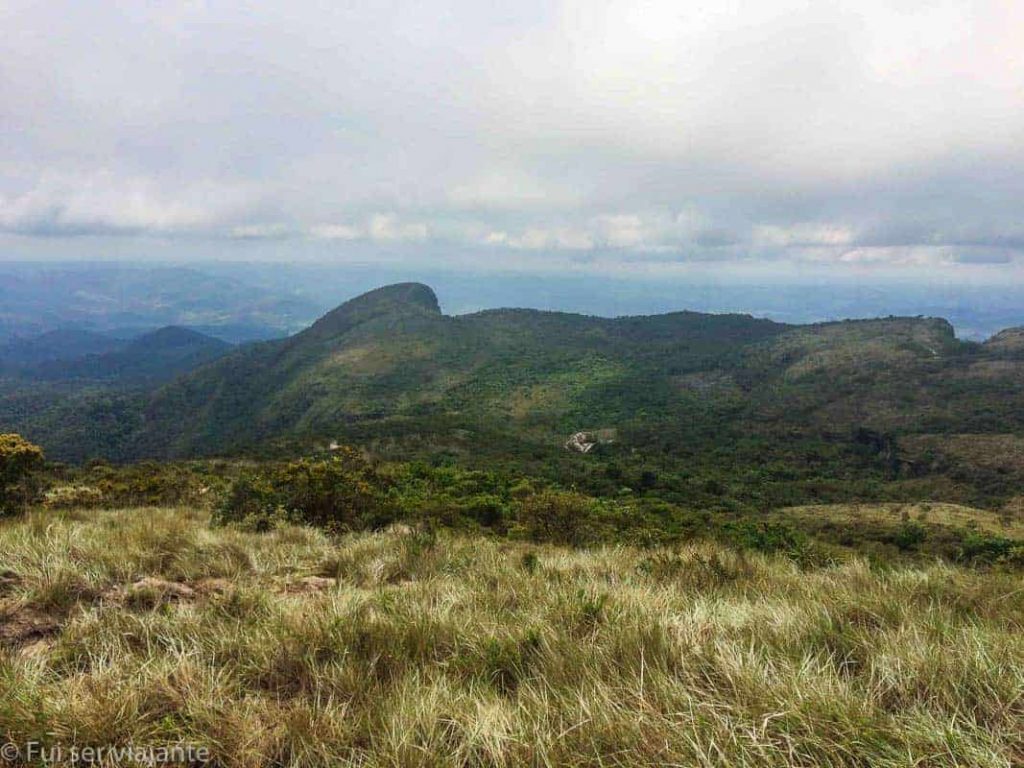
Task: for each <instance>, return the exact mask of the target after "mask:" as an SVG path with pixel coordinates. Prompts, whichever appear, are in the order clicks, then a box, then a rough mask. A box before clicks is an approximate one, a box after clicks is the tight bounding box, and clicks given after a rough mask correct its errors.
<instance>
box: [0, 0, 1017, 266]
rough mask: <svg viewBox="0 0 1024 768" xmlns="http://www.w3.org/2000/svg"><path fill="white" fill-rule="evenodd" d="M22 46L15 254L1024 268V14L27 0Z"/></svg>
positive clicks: (12, 30) (868, 4) (2, 115)
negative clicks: (24, 245) (116, 249)
mask: <svg viewBox="0 0 1024 768" xmlns="http://www.w3.org/2000/svg"><path fill="white" fill-rule="evenodd" d="M0 28H2V29H4V31H5V34H4V35H3V37H2V39H0V126H2V127H0V132H2V135H0V139H2V141H0V230H3V231H6V232H14V233H19V234H21V235H24V236H29V237H32V236H44V235H45V236H47V237H49V238H50V240H49V241H47V242H48V243H49V246H48V247H52V248H53V249H55V250H57V249H59V248H60V247H61V246H60V242H59V236H62V235H82V234H89V233H106V234H114V235H117V234H131V235H143V236H145V235H150V234H152V235H158V236H160V237H161V238H165V239H166V238H174V237H178V236H187V237H188V238H191V239H192V240H193V241H194V239H195V238H197V237H201V238H209V239H211V240H214V239H216V238H233V239H237V240H239V241H240V242H239V243H238V246H237V247H239V248H243V247H256V244H255V243H247V242H244V241H256V240H265V239H268V238H295V240H296V241H300V240H309V241H329V242H331V243H332V248H335V249H336V250H338V251H342V250H344V248H358V247H362V246H364V245H365V246H367V247H369V246H373V245H380V246H387V248H388V249H390V250H391V251H394V252H397V251H399V250H401V249H405V250H404V251H402V252H403V253H408V254H409V255H410V258H412V257H413V256H417V255H422V257H423V258H428V257H429V258H433V259H441V258H446V256H444V255H443V254H444V249H443V248H442V247H440V246H442V245H445V244H451V243H455V244H461V245H466V246H471V247H484V246H486V247H487V249H488V252H489V253H493V251H494V250H496V249H505V250H508V251H509V252H510V254H512V255H510V256H509V258H510V259H516V258H520V259H522V260H523V262H522V263H524V264H525V263H527V257H528V255H529V254H531V253H536V252H543V251H547V250H550V251H563V252H566V253H568V254H570V255H571V254H580V253H591V254H598V253H600V254H602V256H601V258H602V259H619V261H620V262H621V263H622V264H625V265H627V268H629V267H630V266H631V265H635V264H637V263H639V261H640V260H641V259H642V258H643V257H644V254H647V255H648V257H649V260H650V261H651V262H659V261H665V260H670V259H673V258H677V259H685V260H716V259H717V260H722V261H735V260H743V259H750V258H759V259H779V258H793V259H803V260H816V261H823V262H829V263H836V264H855V263H857V264H860V263H864V264H872V263H884V262H890V261H891V262H893V263H901V264H910V265H913V264H920V265H924V264H934V263H939V262H941V263H946V262H955V263H962V262H970V263H978V262H984V261H987V260H992V261H999V260H1004V259H1007V258H1010V259H1015V258H1017V254H1018V253H1019V251H1020V250H1021V248H1022V247H1024V235H1022V234H1021V229H1020V224H1019V220H1020V217H1019V200H1020V199H1022V198H1024V144H1022V142H1021V141H1020V137H1021V135H1022V132H1024V99H1021V98H1020V94H1021V93H1022V92H1024V53H1022V51H1024V46H1022V45H1021V40H1020V34H1019V30H1020V29H1022V28H1024V5H1022V4H1020V3H1011V2H1002V1H1001V0H978V1H977V2H971V3H966V2H935V3H903V4H899V3H892V2H888V1H887V0H859V1H857V2H854V0H823V1H822V2H817V3H806V2H804V1H803V0H723V1H722V2H717V3H706V2H696V0H692V1H691V0H683V1H681V2H680V0H556V2H541V1H540V0H523V2H519V3H508V4H498V5H497V6H495V5H494V4H480V3H476V2H470V0H431V1H430V2H426V3H423V2H416V3H414V2H411V0H397V2H395V3H393V4H392V5H391V6H389V11H388V12H387V13H381V12H380V10H379V8H377V7H374V6H373V5H372V4H360V3H355V4H353V3H338V4H326V5H325V4H323V3H320V2H313V0H291V2H288V3H285V2H283V1H282V0H268V2H264V3H259V4H256V5H249V6H246V7H245V8H244V9H243V8H241V7H239V6H236V5H232V4H216V3H204V2H192V3H189V4H177V5H173V6H172V5H166V4H162V5H161V4H156V5H153V4H128V5H124V4H120V3H114V2H111V1H109V0H100V1H99V2H97V3H90V4H88V5H85V4H82V3H77V2H71V0H55V2H54V3H49V4H46V6H45V7H43V6H41V5H39V4H38V3H29V2H24V1H22V0H15V1H14V2H9V3H5V4H3V5H2V6H0ZM83 62H87V63H88V66H85V65H84V64H83ZM188 247H190V246H187V247H186V246H183V248H182V251H183V252H184V251H186V250H188ZM382 250H384V248H382ZM513 252H515V253H513ZM605 252H613V253H612V255H608V254H607V253H605ZM439 254H440V255H439ZM581 261H583V260H582V259H581ZM596 262H597V259H596V258H593V259H590V260H588V261H587V264H588V265H593V264H595V263H596ZM531 263H532V262H531ZM588 268H589V267H588Z"/></svg>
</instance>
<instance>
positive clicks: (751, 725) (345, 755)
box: [0, 509, 1024, 766]
mask: <svg viewBox="0 0 1024 768" xmlns="http://www.w3.org/2000/svg"><path fill="white" fill-rule="evenodd" d="M1022 630H1024V579H1022V578H1021V576H1020V575H1013V574H1004V573H997V572H993V573H980V572H975V571H968V570H960V569H957V568H954V567H951V566H947V565H941V564H935V565H931V566H927V567H917V568H902V569H893V570H885V571H879V570H873V569H871V568H870V567H869V566H868V565H867V564H866V563H865V562H864V561H861V560H852V561H850V562H847V563H845V564H843V565H840V566H835V567H832V568H827V569H818V570H807V571H801V570H800V569H799V568H798V567H797V566H796V565H794V564H793V563H792V562H790V561H788V560H785V559H782V558H779V559H775V558H771V557H766V556H759V555H758V556H755V555H742V554H737V553H735V552H732V551H729V550H726V549H723V548H720V547H717V546H714V545H710V544H708V545H696V546H694V547H692V548H684V549H681V550H678V551H668V550H652V551H647V550H635V549H628V548H610V549H600V550H591V551H572V550H568V549H560V548H556V547H548V546H540V547H538V546H531V545H527V544H519V543H510V542H508V541H499V540H495V539H485V538H460V537H449V536H445V535H442V536H441V537H439V538H437V539H434V538H432V537H428V536H426V535H422V534H418V533H413V532H410V531H409V530H407V529H393V530H391V531H389V532H387V533H380V534H359V535H352V536H349V537H345V538H342V539H339V540H331V539H329V538H327V537H325V536H324V535H322V534H320V533H318V532H316V531H313V530H309V529H302V528H293V527H284V528H281V529H279V530H276V531H274V532H272V533H268V534H254V533H245V532H242V531H238V530H232V529H211V528H210V527H209V526H208V521H207V517H206V514H205V513H204V512H200V511H196V510H190V509H133V510H110V511H89V512H76V511H71V512H60V513H58V512H46V513H43V512H33V513H30V514H28V515H27V516H25V517H23V518H21V519H18V520H8V521H6V522H0V735H2V736H4V737H5V739H6V740H9V741H14V742H25V741H28V740H41V741H43V742H48V743H62V744H64V745H69V744H79V745H85V744H88V745H100V746H102V745H110V744H135V745H140V744H142V745H148V746H157V745H171V744H180V743H190V744H193V745H200V746H207V747H209V748H210V750H211V752H212V755H213V758H214V760H215V762H216V763H217V764H223V765H232V766H234V765H237V766H264V765H324V766H335V765H345V764H358V765H372V766H412V765H453V766H454V765H458V766H472V765H480V766H484V765H542V766H543V765H552V766H553V765H621V766H637V765H682V766H700V765H723V766H724V765H728V766H768V765H772V766H775V765H802V766H847V765H859V766H868V765H870V766H907V765H922V766H924V765H927V766H944V765H950V766H952V765H976V766H1009V765H1020V764H1024V744H1022V739H1021V735H1022V734H1024V631H1022Z"/></svg>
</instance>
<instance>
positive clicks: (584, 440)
mask: <svg viewBox="0 0 1024 768" xmlns="http://www.w3.org/2000/svg"><path fill="white" fill-rule="evenodd" d="M614 440H615V430H614V429H598V430H596V431H594V432H576V433H574V434H573V435H571V436H570V437H569V439H568V440H566V441H565V448H566V450H569V451H576V452H577V453H590V452H591V451H592V450H593V449H594V447H595V446H598V445H602V444H604V443H611V442H614Z"/></svg>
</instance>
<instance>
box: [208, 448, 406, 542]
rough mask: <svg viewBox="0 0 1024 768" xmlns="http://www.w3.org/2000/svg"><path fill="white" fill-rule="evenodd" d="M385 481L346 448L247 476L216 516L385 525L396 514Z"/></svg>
mask: <svg viewBox="0 0 1024 768" xmlns="http://www.w3.org/2000/svg"><path fill="white" fill-rule="evenodd" d="M383 485H384V483H383V480H382V479H381V478H380V477H379V476H378V475H377V474H376V473H375V472H374V471H373V469H372V468H371V467H370V465H369V464H368V463H367V462H366V461H365V460H364V459H363V458H362V457H361V456H360V455H359V454H358V453H357V452H356V451H354V450H352V449H349V448H343V449H340V450H338V451H334V452H332V453H331V455H330V456H327V457H325V458H307V459H300V460H298V461H293V462H289V463H288V464H284V465H279V466H277V467H272V468H269V469H265V470H263V471H257V472H254V473H250V474H246V475H243V476H242V477H240V478H239V479H238V480H236V481H235V482H234V483H233V484H232V485H231V486H230V488H229V489H228V491H227V493H226V494H225V495H224V497H223V498H222V500H221V503H220V504H219V505H218V507H217V509H216V510H215V513H214V520H215V521H216V522H219V523H245V524H247V525H249V526H250V527H253V528H256V529H267V528H270V527H273V525H274V523H275V521H277V520H282V519H287V520H290V521H293V522H299V523H304V524H307V525H315V526H318V527H321V528H325V529H328V530H331V531H346V530H358V529H363V528H380V527H383V526H385V525H387V524H388V523H390V522H393V521H394V519H395V514H394V508H393V507H392V505H391V504H390V503H389V502H388V500H387V498H386V495H385V493H384V488H383Z"/></svg>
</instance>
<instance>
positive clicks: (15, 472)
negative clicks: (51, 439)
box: [0, 434, 43, 515]
mask: <svg viewBox="0 0 1024 768" xmlns="http://www.w3.org/2000/svg"><path fill="white" fill-rule="evenodd" d="M42 465H43V450H42V448H40V447H39V446H38V445H33V444H32V443H30V442H29V441H28V440H26V439H25V438H23V437H22V436H21V435H15V434H6V435H0V515H2V514H11V513H13V512H15V511H16V510H17V509H18V508H19V507H20V506H21V505H22V504H24V502H25V501H26V499H27V498H28V497H29V496H30V495H31V487H30V485H29V480H30V478H31V476H32V474H33V473H34V472H35V471H36V470H37V469H39V468H40V467H41V466H42Z"/></svg>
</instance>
